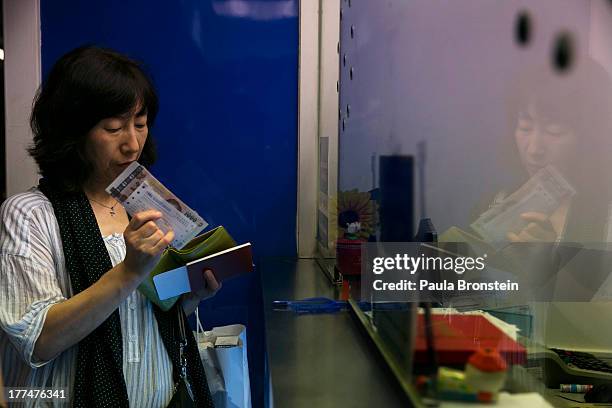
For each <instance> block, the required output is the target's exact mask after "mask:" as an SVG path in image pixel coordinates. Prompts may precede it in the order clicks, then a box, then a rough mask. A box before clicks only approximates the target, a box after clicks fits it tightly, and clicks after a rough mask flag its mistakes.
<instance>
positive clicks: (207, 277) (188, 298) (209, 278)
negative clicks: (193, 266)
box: [183, 269, 221, 315]
mask: <svg viewBox="0 0 612 408" xmlns="http://www.w3.org/2000/svg"><path fill="white" fill-rule="evenodd" d="M202 276H203V278H204V283H205V285H204V287H203V288H201V289H199V290H197V291H195V292H191V293H187V294H185V295H183V310H185V314H187V315H189V314H191V313H193V311H194V310H195V309H196V307H198V305H199V304H200V302H201V301H203V300H204V299H208V298H211V297H213V296H215V295H216V294H217V292H218V291H219V289H221V283H219V282H218V281H217V279H216V278H215V275H214V273H213V271H212V270H210V269H205V270H203V271H202Z"/></svg>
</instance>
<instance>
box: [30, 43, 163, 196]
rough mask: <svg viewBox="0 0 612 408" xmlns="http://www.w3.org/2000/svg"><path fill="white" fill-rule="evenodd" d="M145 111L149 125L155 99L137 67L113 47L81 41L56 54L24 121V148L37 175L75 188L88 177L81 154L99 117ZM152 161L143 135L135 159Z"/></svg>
mask: <svg viewBox="0 0 612 408" xmlns="http://www.w3.org/2000/svg"><path fill="white" fill-rule="evenodd" d="M137 106H140V107H141V109H140V111H139V112H136V114H144V113H146V114H147V125H148V127H149V128H151V127H152V126H153V123H154V121H155V117H156V115H157V111H158V99H157V94H156V92H155V89H154V87H153V84H152V82H151V80H150V79H149V77H148V76H147V74H146V73H145V71H144V70H143V68H142V66H141V65H140V64H139V63H137V62H136V61H133V60H131V59H129V58H127V57H126V56H123V55H121V54H119V53H117V52H115V51H112V50H109V49H103V48H99V47H94V46H83V47H79V48H77V49H75V50H72V51H70V52H69V53H67V54H65V55H64V56H62V57H61V58H60V59H59V60H58V61H57V62H56V63H55V65H54V66H53V68H52V69H51V71H50V72H49V75H48V76H47V78H46V79H45V80H44V81H43V83H42V85H41V87H40V88H39V90H38V92H37V94H36V97H35V99H34V104H33V107H32V116H31V117H30V126H31V127H32V131H33V132H34V143H33V145H32V146H31V147H30V148H29V149H28V152H29V153H30V155H31V156H32V157H33V158H34V160H35V161H36V163H37V164H38V168H39V172H40V174H41V176H42V177H43V178H45V179H47V180H48V181H49V182H51V183H53V184H55V185H56V186H58V187H59V188H60V189H62V190H64V191H76V190H79V189H80V188H81V186H82V185H83V183H84V182H85V181H86V180H87V179H88V178H89V177H90V176H91V173H92V172H93V166H92V164H91V160H90V159H89V158H88V157H87V155H86V153H85V142H86V139H87V137H86V136H87V134H88V133H89V131H90V130H91V129H92V128H93V127H94V126H95V125H96V124H97V123H98V122H100V120H102V119H106V118H110V117H120V116H123V115H125V114H129V113H133V110H134V109H135V108H136V107H137ZM154 161H155V146H154V143H153V138H152V137H151V135H150V134H149V136H148V137H147V140H146V143H145V145H144V146H143V150H142V153H141V156H140V158H139V163H141V164H143V165H144V166H150V165H151V164H153V162H154Z"/></svg>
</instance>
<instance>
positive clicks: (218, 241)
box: [138, 227, 236, 311]
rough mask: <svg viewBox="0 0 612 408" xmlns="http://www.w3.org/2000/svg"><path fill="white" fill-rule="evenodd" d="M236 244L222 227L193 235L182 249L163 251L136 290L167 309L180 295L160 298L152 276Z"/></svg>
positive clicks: (163, 308) (170, 248)
mask: <svg viewBox="0 0 612 408" xmlns="http://www.w3.org/2000/svg"><path fill="white" fill-rule="evenodd" d="M234 246H236V242H235V241H234V239H233V238H232V237H231V236H230V235H229V234H228V232H227V231H226V230H225V228H223V227H217V228H215V229H212V230H210V231H207V232H205V233H204V234H202V235H200V236H197V237H195V238H194V239H192V240H191V241H190V242H189V243H188V244H187V245H185V246H184V247H183V249H176V248H172V247H169V248H168V249H166V250H165V251H164V253H163V254H162V256H161V259H160V260H159V262H158V264H157V265H156V266H155V268H153V270H152V271H151V273H150V274H149V276H148V277H147V278H146V279H145V280H144V281H143V282H142V283H141V284H140V286H139V287H138V290H140V292H141V293H142V294H143V295H145V296H146V297H147V299H149V300H150V301H151V302H153V303H155V304H156V305H157V306H159V307H160V308H161V309H162V310H164V311H166V310H169V309H170V308H171V307H172V306H174V304H175V303H176V301H177V300H178V299H179V297H180V296H175V297H173V298H170V299H166V300H160V299H159V296H157V290H156V289H155V285H154V284H153V277H154V276H156V275H158V274H160V273H163V272H168V271H170V270H172V269H176V268H179V267H181V266H183V265H185V264H187V263H188V262H191V261H195V260H196V259H200V258H203V257H205V256H208V255H212V254H214V253H217V252H219V251H223V250H225V249H229V248H232V247H234Z"/></svg>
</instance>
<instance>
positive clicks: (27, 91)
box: [3, 0, 41, 196]
mask: <svg viewBox="0 0 612 408" xmlns="http://www.w3.org/2000/svg"><path fill="white" fill-rule="evenodd" d="M39 6H40V4H39V0H4V8H3V12H4V98H5V103H6V193H7V196H10V195H12V194H15V193H18V192H20V191H24V190H26V189H28V188H29V187H31V186H32V185H34V184H36V183H37V179H38V177H37V168H36V164H35V163H34V161H33V160H32V159H31V158H30V157H29V156H28V154H27V152H26V147H28V146H29V144H30V143H31V141H32V133H31V131H30V125H29V117H30V111H31V108H32V100H33V98H34V95H35V93H36V89H37V88H38V86H39V85H40V82H41V68H40V7H39Z"/></svg>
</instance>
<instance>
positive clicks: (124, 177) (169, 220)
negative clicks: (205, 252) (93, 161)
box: [106, 162, 208, 249]
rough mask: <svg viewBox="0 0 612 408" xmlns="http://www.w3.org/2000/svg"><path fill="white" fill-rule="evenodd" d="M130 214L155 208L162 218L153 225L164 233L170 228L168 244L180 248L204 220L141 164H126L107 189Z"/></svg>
mask: <svg viewBox="0 0 612 408" xmlns="http://www.w3.org/2000/svg"><path fill="white" fill-rule="evenodd" d="M106 192H107V193H109V194H110V195H111V196H113V197H114V198H115V199H117V200H118V201H119V202H121V204H122V205H123V207H124V208H125V210H126V211H127V212H128V214H130V215H134V214H136V213H137V212H140V211H145V210H151V209H152V210H157V211H159V212H161V213H162V214H163V215H162V218H161V219H159V220H156V221H155V222H156V224H157V226H158V227H159V229H161V230H162V231H163V232H164V233H166V232H168V231H169V230H172V231H174V240H173V241H172V244H171V245H172V246H174V247H175V248H178V249H181V248H182V247H184V246H185V245H186V244H187V243H188V242H189V241H190V240H192V239H193V238H194V237H195V236H196V235H198V233H200V232H201V231H202V230H203V229H204V228H206V226H207V225H208V223H207V222H206V221H205V220H204V219H203V218H202V217H200V215H198V213H197V212H195V211H194V210H192V209H191V208H189V207H188V206H187V205H186V204H185V203H184V202H183V201H181V200H180V199H179V198H178V197H177V196H175V195H174V194H172V192H171V191H170V190H168V189H167V188H166V187H165V186H164V185H163V184H162V183H160V182H159V180H157V179H156V178H155V177H154V176H153V175H152V174H151V173H150V172H149V171H148V170H147V169H146V168H145V167H144V166H142V165H141V164H139V163H138V162H133V163H132V164H130V165H129V166H128V167H127V168H126V169H125V170H124V171H123V172H122V173H121V174H120V175H119V176H118V177H117V178H116V179H115V180H114V181H113V182H112V183H111V184H110V185H109V186H108V187H107V188H106Z"/></svg>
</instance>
